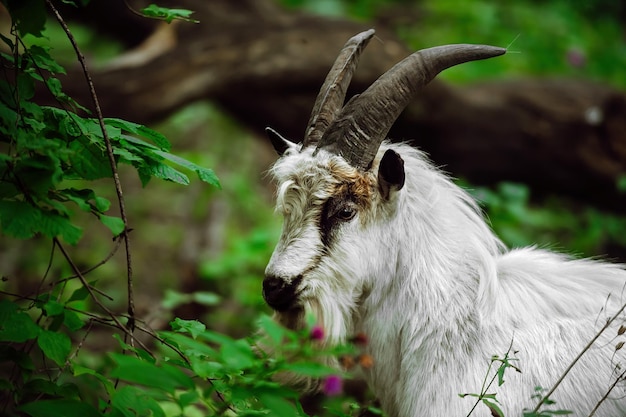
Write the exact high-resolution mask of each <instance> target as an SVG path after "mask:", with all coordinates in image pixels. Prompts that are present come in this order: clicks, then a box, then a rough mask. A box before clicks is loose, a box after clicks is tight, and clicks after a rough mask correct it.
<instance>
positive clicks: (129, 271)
mask: <svg viewBox="0 0 626 417" xmlns="http://www.w3.org/2000/svg"><path fill="white" fill-rule="evenodd" d="M46 4H47V5H48V7H50V10H52V12H53V13H54V16H55V18H56V20H57V21H58V22H59V24H60V25H61V27H62V28H63V30H64V31H65V34H66V35H67V38H68V39H69V41H70V43H71V44H72V47H73V48H74V51H75V53H76V57H77V58H78V61H79V62H80V65H81V67H82V69H83V73H84V75H85V79H86V81H87V84H88V86H89V92H90V94H91V99H92V101H93V105H94V108H95V110H96V117H97V119H98V123H99V124H100V130H101V131H102V137H103V138H104V143H105V145H106V149H107V155H108V157H109V163H110V165H111V172H112V173H113V182H114V183H115V191H116V193H117V200H118V204H119V209H120V216H121V218H122V221H123V222H124V231H123V232H122V234H121V236H122V237H123V238H124V243H125V249H126V280H127V291H128V316H129V319H128V323H127V327H128V332H127V334H128V336H129V337H130V345H131V346H132V345H133V340H134V337H133V331H134V328H135V302H134V295H133V268H132V259H131V253H130V239H129V231H130V229H129V227H128V218H127V216H126V207H125V205H124V195H123V193H122V184H121V182H120V178H119V174H118V172H117V164H116V162H115V156H114V154H113V146H112V145H111V140H110V138H109V135H108V133H107V130H106V127H105V125H104V118H103V116H102V110H101V108H100V103H99V101H98V96H97V95H96V90H95V87H94V84H93V81H92V79H91V75H90V73H89V71H88V70H87V65H86V63H85V57H84V56H83V54H82V52H81V51H80V49H79V48H78V44H77V43H76V39H75V38H74V35H72V32H71V31H70V29H69V27H68V26H67V24H66V23H65V21H64V20H63V18H62V17H61V15H60V13H59V11H58V10H57V9H56V7H54V4H52V1H51V0H46ZM76 271H77V274H78V273H79V272H78V270H77V269H76ZM79 278H81V280H83V281H84V277H82V275H80V276H79Z"/></svg>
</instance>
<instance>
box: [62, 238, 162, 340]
mask: <svg viewBox="0 0 626 417" xmlns="http://www.w3.org/2000/svg"><path fill="white" fill-rule="evenodd" d="M54 241H55V243H56V245H57V246H58V247H59V250H60V251H61V253H62V254H63V256H64V257H65V260H66V261H67V263H68V264H69V265H70V267H71V268H72V270H74V273H75V274H76V275H77V276H78V279H80V282H81V283H82V284H83V285H84V286H85V288H86V289H87V292H89V295H90V297H91V299H92V300H93V301H94V302H95V303H96V304H97V305H98V307H100V308H101V309H102V310H103V311H104V312H105V313H107V315H108V316H109V317H111V319H112V320H113V321H114V322H115V324H116V325H117V326H118V328H119V329H120V330H122V331H123V332H124V333H125V334H126V335H128V336H129V337H131V338H132V339H133V340H134V336H133V334H132V332H131V330H130V329H129V328H128V326H125V325H124V324H123V323H122V322H121V321H120V320H119V319H118V318H117V316H116V315H115V314H114V313H113V312H112V311H111V310H110V309H109V308H108V307H107V306H105V305H104V304H102V302H101V301H100V300H99V299H98V297H97V296H96V294H95V293H94V291H93V290H92V289H91V288H90V286H89V285H88V284H87V280H86V279H85V277H84V276H83V274H82V273H81V272H80V270H79V269H78V267H77V266H76V264H74V261H73V260H72V258H70V256H69V254H68V253H67V252H66V251H65V248H64V247H63V245H61V242H59V240H58V239H57V238H56V237H55V238H54ZM128 320H129V321H130V317H128ZM137 343H139V346H140V347H141V348H142V349H144V350H145V351H146V352H150V350H149V349H148V347H147V346H146V345H145V344H143V343H142V342H141V341H140V340H137Z"/></svg>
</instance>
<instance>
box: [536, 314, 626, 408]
mask: <svg viewBox="0 0 626 417" xmlns="http://www.w3.org/2000/svg"><path fill="white" fill-rule="evenodd" d="M625 309H626V303H624V304H623V305H622V307H621V308H620V309H619V310H618V311H617V313H615V315H613V317H611V318H610V319H609V320H607V322H606V324H605V325H604V326H602V328H601V329H600V330H598V332H597V333H596V335H595V336H594V337H593V339H591V340H590V341H589V343H587V345H586V346H585V347H584V349H583V350H582V351H581V352H580V353H579V354H578V356H576V358H574V360H573V361H572V362H571V363H570V364H569V366H568V367H567V369H565V371H564V372H563V374H562V375H561V377H560V378H559V379H558V380H557V381H556V383H555V384H554V385H553V386H552V388H551V389H550V391H548V393H547V394H546V395H544V396H543V398H541V400H540V401H539V402H538V403H537V406H536V407H535V408H534V409H533V411H532V412H533V413H537V412H539V408H541V406H542V405H543V404H544V403H545V402H546V401H547V400H548V398H549V397H550V396H551V395H552V394H553V393H554V391H556V389H557V387H558V386H559V385H561V382H563V380H564V379H565V377H566V376H567V374H568V373H569V371H571V370H572V368H573V367H574V365H576V363H577V362H578V360H579V359H580V358H582V356H583V355H584V354H585V353H586V352H587V351H588V350H589V349H590V348H591V346H592V345H593V344H594V343H595V342H596V340H598V338H599V337H600V336H601V335H602V333H604V331H605V330H606V329H608V328H609V326H610V325H611V323H613V322H614V321H615V320H616V319H617V318H618V317H619V316H620V315H621V314H622V312H623V311H624V310H625Z"/></svg>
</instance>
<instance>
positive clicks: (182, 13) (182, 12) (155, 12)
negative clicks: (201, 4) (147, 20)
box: [141, 4, 198, 23]
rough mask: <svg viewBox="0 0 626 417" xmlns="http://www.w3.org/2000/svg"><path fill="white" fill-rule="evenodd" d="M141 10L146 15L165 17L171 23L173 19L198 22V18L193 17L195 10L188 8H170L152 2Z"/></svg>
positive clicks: (158, 17) (157, 17)
mask: <svg viewBox="0 0 626 417" xmlns="http://www.w3.org/2000/svg"><path fill="white" fill-rule="evenodd" d="M141 12H142V13H143V14H144V16H146V17H152V18H156V19H163V20H165V21H166V22H167V23H171V22H172V20H184V21H187V22H192V23H198V21H197V20H194V19H192V18H191V15H192V14H193V11H191V10H186V9H168V8H165V7H159V6H157V5H156V4H151V5H149V6H148V7H146V8H144V9H142V10H141Z"/></svg>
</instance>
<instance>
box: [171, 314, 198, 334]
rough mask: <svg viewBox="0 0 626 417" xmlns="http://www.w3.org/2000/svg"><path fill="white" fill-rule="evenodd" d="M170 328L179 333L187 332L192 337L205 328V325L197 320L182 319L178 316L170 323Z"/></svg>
mask: <svg viewBox="0 0 626 417" xmlns="http://www.w3.org/2000/svg"><path fill="white" fill-rule="evenodd" d="M170 326H172V330H175V331H177V332H181V333H189V334H191V337H193V338H194V339H195V338H196V337H198V335H199V334H201V333H203V332H204V331H205V330H206V326H205V325H204V324H203V323H200V322H199V321H198V320H183V319H180V318H178V317H176V318H175V319H174V321H173V322H171V323H170Z"/></svg>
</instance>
